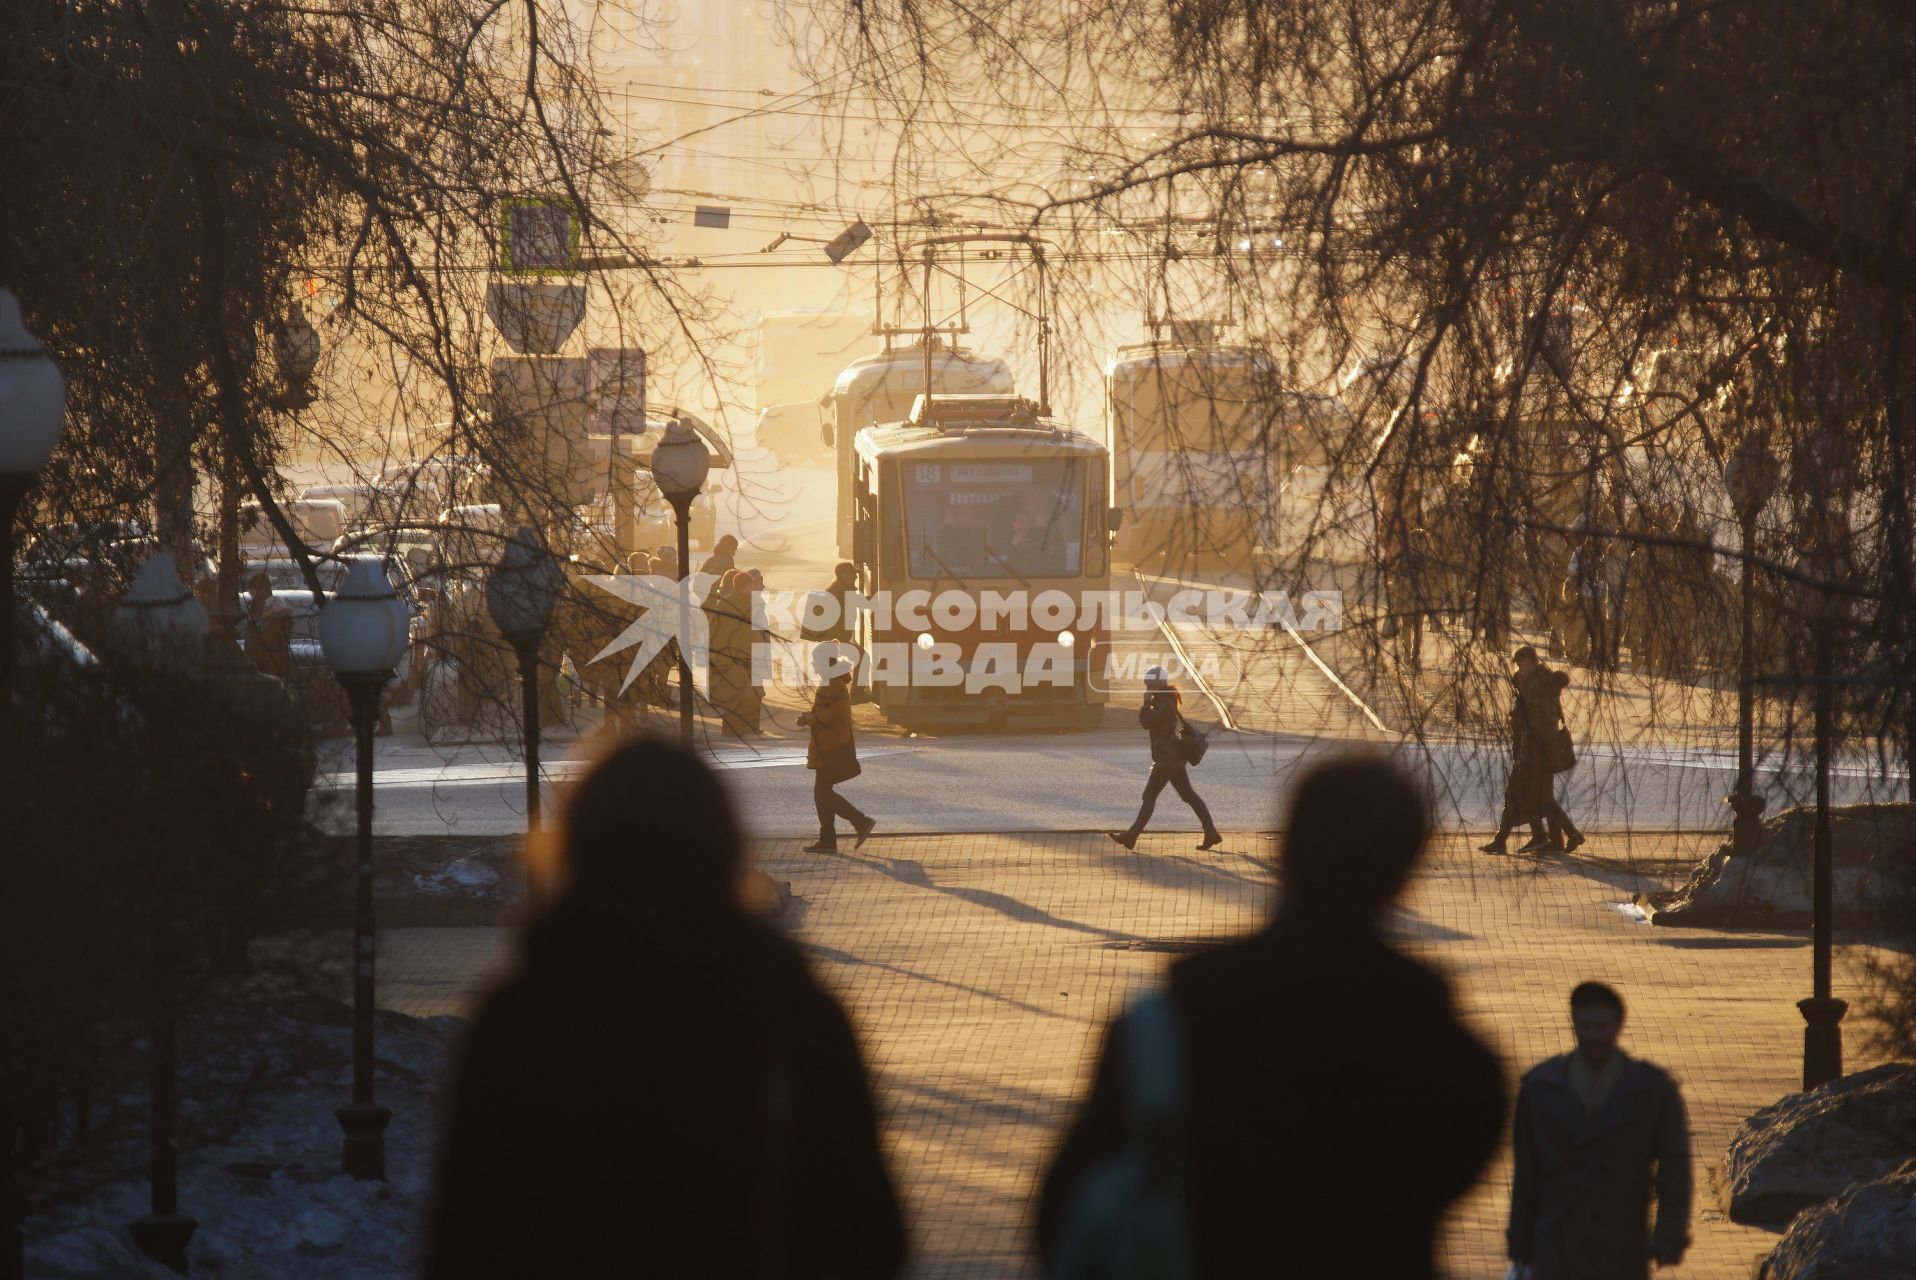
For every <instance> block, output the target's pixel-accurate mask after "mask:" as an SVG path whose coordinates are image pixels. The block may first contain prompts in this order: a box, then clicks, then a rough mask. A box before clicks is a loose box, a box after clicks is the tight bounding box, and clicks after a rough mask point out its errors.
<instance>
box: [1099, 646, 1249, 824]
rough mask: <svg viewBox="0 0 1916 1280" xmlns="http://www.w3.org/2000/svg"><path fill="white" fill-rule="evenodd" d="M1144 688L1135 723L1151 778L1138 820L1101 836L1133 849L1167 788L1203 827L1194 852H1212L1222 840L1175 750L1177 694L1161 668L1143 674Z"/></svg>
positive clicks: (1179, 718)
mask: <svg viewBox="0 0 1916 1280" xmlns="http://www.w3.org/2000/svg"><path fill="white" fill-rule="evenodd" d="M1144 687H1145V690H1146V692H1145V695H1144V703H1143V705H1142V706H1140V707H1139V708H1138V723H1139V724H1140V725H1142V726H1144V729H1145V731H1146V732H1147V733H1149V734H1150V735H1151V774H1150V776H1149V777H1147V778H1146V779H1145V780H1144V798H1143V799H1142V800H1141V801H1140V802H1139V804H1138V816H1137V817H1136V818H1135V819H1134V820H1133V821H1132V823H1131V825H1130V826H1129V827H1127V828H1125V829H1124V830H1123V831H1107V832H1105V834H1106V835H1108V836H1110V837H1111V838H1112V839H1113V840H1115V841H1117V842H1118V843H1119V844H1121V845H1123V846H1124V847H1125V848H1127V849H1135V848H1137V845H1138V836H1139V835H1141V834H1143V832H1144V826H1145V824H1146V823H1147V822H1149V821H1151V814H1152V811H1153V810H1155V809H1156V808H1157V805H1158V797H1159V796H1160V795H1162V794H1164V788H1165V787H1166V786H1169V787H1170V788H1171V789H1172V790H1173V791H1176V792H1177V793H1178V797H1179V798H1180V799H1182V800H1183V801H1184V803H1186V804H1188V805H1190V806H1191V812H1193V813H1195V814H1197V817H1198V821H1199V822H1201V823H1203V824H1204V841H1203V843H1201V844H1199V845H1198V848H1199V849H1215V848H1216V847H1217V846H1218V845H1221V844H1223V843H1224V837H1223V836H1221V835H1219V834H1218V830H1217V825H1216V824H1215V823H1213V822H1212V821H1211V810H1210V809H1209V808H1208V807H1207V806H1206V805H1205V803H1204V799H1203V797H1201V796H1199V795H1198V793H1197V789H1196V788H1195V787H1193V786H1192V785H1191V770H1190V767H1189V766H1188V765H1187V764H1186V763H1185V760H1184V753H1183V751H1182V750H1181V749H1180V748H1179V746H1178V725H1179V722H1180V721H1181V720H1182V719H1183V716H1182V715H1181V714H1180V713H1179V710H1178V707H1179V701H1180V700H1179V697H1178V691H1177V690H1176V689H1173V688H1172V687H1171V682H1170V681H1169V680H1167V679H1166V678H1165V675H1164V668H1163V667H1152V668H1151V669H1150V670H1149V671H1147V672H1145V673H1144Z"/></svg>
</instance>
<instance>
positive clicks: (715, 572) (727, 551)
mask: <svg viewBox="0 0 1916 1280" xmlns="http://www.w3.org/2000/svg"><path fill="white" fill-rule="evenodd" d="M737 567H738V539H737V538H734V537H733V536H732V535H731V534H729V533H728V534H726V535H725V536H724V537H722V538H720V539H719V540H718V541H717V542H715V543H713V544H712V554H711V555H709V556H707V557H705V563H704V564H702V565H700V566H699V572H700V573H708V574H710V575H712V576H713V577H714V578H722V577H724V576H725V575H726V574H727V573H730V572H731V571H732V570H733V569H736V568H737Z"/></svg>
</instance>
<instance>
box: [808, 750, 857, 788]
mask: <svg viewBox="0 0 1916 1280" xmlns="http://www.w3.org/2000/svg"><path fill="white" fill-rule="evenodd" d="M861 772H862V770H861V769H860V768H859V765H858V748H857V747H855V746H853V745H852V744H851V743H849V742H847V743H846V744H844V745H843V746H839V747H827V748H826V749H825V750H823V751H821V752H819V753H818V776H819V777H821V778H823V779H825V781H826V782H828V783H832V784H837V783H840V782H847V781H850V780H851V779H853V778H856V777H857V776H858V775H859V773H861Z"/></svg>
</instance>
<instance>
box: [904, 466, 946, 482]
mask: <svg viewBox="0 0 1916 1280" xmlns="http://www.w3.org/2000/svg"><path fill="white" fill-rule="evenodd" d="M942 470H943V468H941V467H940V466H939V465H938V464H937V463H935V462H921V463H919V464H918V465H917V466H915V467H913V468H912V469H911V472H912V476H911V478H912V479H913V480H916V481H917V482H918V483H919V484H937V483H939V481H941V480H942V479H943V478H944V477H943V475H941V474H940V473H941V471H942Z"/></svg>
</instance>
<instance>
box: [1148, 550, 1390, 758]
mask: <svg viewBox="0 0 1916 1280" xmlns="http://www.w3.org/2000/svg"><path fill="white" fill-rule="evenodd" d="M1128 576H1129V577H1130V578H1131V579H1132V580H1133V581H1134V582H1136V583H1137V584H1138V587H1139V590H1140V591H1141V592H1142V594H1143V596H1144V598H1145V599H1146V600H1149V601H1151V602H1152V603H1153V604H1155V605H1157V606H1158V607H1159V608H1160V609H1163V608H1164V606H1165V604H1166V601H1167V600H1168V599H1169V597H1170V596H1171V595H1174V594H1175V593H1176V592H1178V591H1206V592H1211V591H1218V592H1223V591H1242V590H1244V589H1245V588H1242V587H1233V586H1228V585H1225V584H1221V583H1214V582H1204V581H1200V580H1195V579H1181V578H1173V577H1168V576H1165V575H1161V574H1152V573H1145V572H1141V571H1139V570H1137V569H1135V568H1134V569H1132V570H1131V571H1130V572H1129V574H1128ZM1156 628H1157V631H1158V633H1159V634H1160V635H1162V637H1163V639H1164V642H1165V644H1166V646H1167V647H1168V648H1169V649H1170V650H1171V652H1173V653H1175V654H1177V655H1178V657H1179V661H1180V665H1182V666H1183V668H1184V670H1185V674H1186V678H1187V680H1188V681H1189V682H1190V683H1191V684H1192V685H1193V686H1194V687H1195V688H1196V690H1197V691H1198V692H1199V693H1201V694H1202V695H1203V696H1204V698H1205V700H1206V701H1207V702H1209V703H1210V704H1211V705H1212V706H1213V707H1214V708H1216V709H1217V711H1218V716H1219V722H1220V724H1222V725H1223V727H1224V728H1226V729H1229V730H1231V731H1232V732H1236V733H1249V734H1258V733H1272V732H1292V733H1311V734H1332V735H1337V736H1354V737H1375V736H1384V737H1389V738H1397V737H1401V736H1402V735H1401V734H1400V733H1399V732H1398V731H1397V730H1395V729H1392V728H1391V727H1390V726H1389V725H1388V724H1386V723H1385V722H1384V720H1383V718H1382V717H1381V716H1379V715H1378V713H1377V711H1376V710H1375V709H1374V708H1373V707H1371V706H1370V704H1369V703H1367V702H1366V701H1365V700H1364V698H1363V697H1362V696H1361V695H1360V694H1359V693H1358V692H1357V691H1356V690H1355V689H1353V688H1351V686H1350V685H1349V684H1348V683H1346V682H1345V681H1344V679H1343V678H1342V677H1341V676H1339V675H1338V673H1337V671H1336V670H1335V668H1333V667H1332V665H1331V664H1330V663H1329V662H1328V661H1326V660H1325V658H1324V656H1323V655H1322V654H1320V653H1318V651H1317V649H1316V648H1315V647H1314V646H1313V645H1312V644H1311V643H1310V641H1309V640H1308V639H1306V638H1305V637H1304V635H1303V634H1302V633H1301V632H1300V631H1299V630H1298V629H1297V627H1296V626H1294V625H1292V624H1291V623H1290V622H1288V621H1284V620H1281V619H1280V620H1279V626H1278V627H1277V628H1276V629H1274V630H1258V631H1239V632H1236V633H1234V634H1232V635H1231V636H1229V637H1228V638H1227V637H1226V636H1222V635H1220V634H1219V633H1218V632H1217V631H1216V630H1214V629H1212V628H1211V627H1209V626H1207V627H1206V630H1205V642H1206V643H1208V644H1213V645H1218V646H1221V647H1224V648H1228V649H1230V650H1231V651H1233V652H1234V653H1235V654H1237V655H1238V657H1239V660H1240V664H1244V663H1245V660H1246V658H1248V659H1249V662H1251V663H1264V664H1268V665H1270V666H1271V667H1272V670H1270V671H1268V672H1260V673H1259V674H1264V675H1268V676H1269V677H1271V679H1270V683H1269V686H1266V685H1265V684H1262V683H1260V682H1259V681H1258V680H1255V679H1253V678H1252V672H1251V670H1250V669H1249V667H1248V666H1247V665H1240V668H1239V674H1240V680H1239V682H1238V685H1237V688H1236V689H1235V690H1232V691H1229V692H1228V693H1227V691H1224V690H1220V689H1218V688H1217V687H1215V684H1214V682H1213V681H1212V680H1211V679H1209V678H1207V677H1206V676H1205V674H1204V664H1203V663H1201V662H1197V661H1194V660H1193V657H1192V654H1191V650H1190V642H1189V641H1188V640H1187V638H1186V637H1185V636H1182V635H1180V634H1179V632H1178V628H1177V627H1176V626H1175V625H1173V623H1172V622H1171V621H1170V619H1169V618H1160V619H1158V620H1157V621H1156ZM1278 634H1281V635H1282V636H1283V637H1284V646H1283V648H1284V651H1285V653H1282V654H1273V653H1272V652H1271V651H1270V649H1269V648H1268V647H1267V645H1266V644H1265V643H1264V641H1265V640H1266V639H1267V638H1268V637H1272V636H1275V635H1278ZM1246 638H1249V639H1250V640H1251V642H1252V643H1251V645H1250V646H1249V647H1248V648H1247V647H1246V646H1244V645H1242V644H1241V643H1234V641H1242V640H1244V639H1246ZM1286 654H1288V659H1287V657H1286ZM1258 691H1265V692H1267V693H1268V695H1269V696H1268V697H1267V698H1266V699H1265V700H1264V701H1262V702H1254V701H1252V699H1251V698H1250V697H1248V696H1247V694H1250V693H1255V692H1258ZM1303 707H1310V708H1313V709H1314V714H1308V715H1300V714H1299V711H1300V708H1303ZM1332 707H1341V708H1342V709H1343V717H1342V718H1343V719H1344V721H1345V722H1346V723H1344V724H1341V725H1340V724H1339V723H1338V720H1339V717H1338V716H1336V715H1334V714H1331V708H1332ZM1254 721H1263V722H1264V723H1262V724H1257V723H1253V722H1254ZM1340 730H1342V731H1343V732H1340ZM1352 730H1354V731H1355V732H1350V731H1352Z"/></svg>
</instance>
